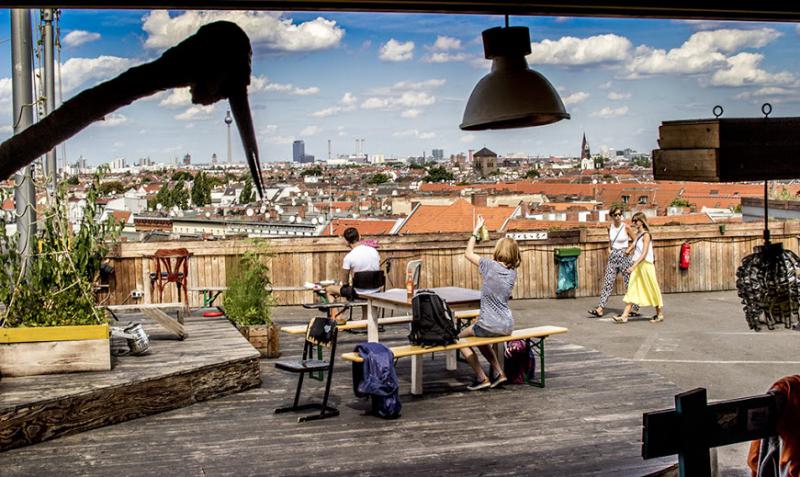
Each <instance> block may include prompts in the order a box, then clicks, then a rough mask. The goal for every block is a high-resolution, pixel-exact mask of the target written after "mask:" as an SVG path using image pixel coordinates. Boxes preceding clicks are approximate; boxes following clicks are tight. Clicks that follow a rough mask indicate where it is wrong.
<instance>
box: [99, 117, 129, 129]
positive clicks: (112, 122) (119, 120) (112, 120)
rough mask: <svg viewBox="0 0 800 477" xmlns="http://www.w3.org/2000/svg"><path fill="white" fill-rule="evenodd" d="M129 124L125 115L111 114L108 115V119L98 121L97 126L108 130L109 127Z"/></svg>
mask: <svg viewBox="0 0 800 477" xmlns="http://www.w3.org/2000/svg"><path fill="white" fill-rule="evenodd" d="M127 122H128V118H127V116H125V115H124V114H120V113H111V114H106V117H105V118H103V120H102V121H98V122H97V125H98V126H100V127H104V128H107V127H114V126H119V125H120V124H125V123H127Z"/></svg>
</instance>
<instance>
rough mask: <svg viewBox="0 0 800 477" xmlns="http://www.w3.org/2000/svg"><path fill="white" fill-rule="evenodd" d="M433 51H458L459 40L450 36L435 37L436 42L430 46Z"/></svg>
mask: <svg viewBox="0 0 800 477" xmlns="http://www.w3.org/2000/svg"><path fill="white" fill-rule="evenodd" d="M430 49H431V50H433V51H449V50H460V49H461V40H459V39H458V38H453V37H450V36H437V37H436V41H435V42H434V43H433V45H431V46H430Z"/></svg>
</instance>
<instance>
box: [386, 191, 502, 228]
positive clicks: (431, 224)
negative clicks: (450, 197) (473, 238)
mask: <svg viewBox="0 0 800 477" xmlns="http://www.w3.org/2000/svg"><path fill="white" fill-rule="evenodd" d="M514 210H516V208H515V207H476V206H474V205H472V204H470V203H469V202H467V201H465V200H463V199H459V200H457V201H455V202H453V203H452V204H450V205H425V204H421V205H419V206H418V207H417V208H415V209H414V210H413V211H412V212H411V215H410V216H409V217H408V219H406V222H405V223H404V224H403V226H402V227H401V228H400V230H399V233H401V234H425V233H438V232H464V233H469V232H472V229H473V228H474V224H475V220H477V217H478V216H479V215H482V216H483V218H484V220H485V221H486V227H487V228H488V229H489V230H492V231H496V230H499V229H500V227H502V226H503V223H505V221H506V219H508V218H509V217H510V216H511V214H512V213H514Z"/></svg>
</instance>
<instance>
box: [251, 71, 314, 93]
mask: <svg viewBox="0 0 800 477" xmlns="http://www.w3.org/2000/svg"><path fill="white" fill-rule="evenodd" d="M247 91H248V92H250V93H251V94H252V93H259V92H272V93H288V94H292V95H295V96H309V95H312V94H317V93H319V88H318V87H316V86H310V87H308V88H301V87H299V86H295V85H293V84H292V83H272V82H270V81H269V79H267V77H266V76H263V75H262V76H251V77H250V86H248V88H247Z"/></svg>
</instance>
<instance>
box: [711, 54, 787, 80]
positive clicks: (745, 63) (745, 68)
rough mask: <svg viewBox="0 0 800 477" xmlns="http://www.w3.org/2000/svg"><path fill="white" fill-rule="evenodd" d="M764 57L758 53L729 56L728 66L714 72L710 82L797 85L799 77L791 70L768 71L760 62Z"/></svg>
mask: <svg viewBox="0 0 800 477" xmlns="http://www.w3.org/2000/svg"><path fill="white" fill-rule="evenodd" d="M763 59H764V56H763V55H760V54H758V53H739V54H738V55H735V56H732V57H730V58H728V60H727V62H728V67H727V68H725V69H720V70H717V71H715V72H714V74H713V75H712V76H711V81H710V84H712V85H714V86H746V85H795V84H796V83H797V78H796V77H795V76H794V75H793V74H791V73H789V72H786V71H784V72H781V73H775V74H772V73H768V72H766V71H764V70H762V69H761V68H759V67H758V66H759V64H760V63H761V60H763Z"/></svg>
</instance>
